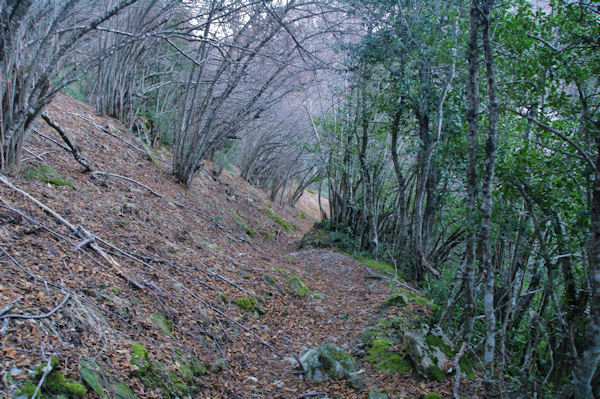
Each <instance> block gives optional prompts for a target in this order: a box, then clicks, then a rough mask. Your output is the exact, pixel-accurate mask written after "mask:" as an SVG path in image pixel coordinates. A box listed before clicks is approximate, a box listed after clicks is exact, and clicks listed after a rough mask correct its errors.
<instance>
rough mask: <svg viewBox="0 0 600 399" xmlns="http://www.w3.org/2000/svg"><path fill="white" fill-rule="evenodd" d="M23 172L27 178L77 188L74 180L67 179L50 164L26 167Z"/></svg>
mask: <svg viewBox="0 0 600 399" xmlns="http://www.w3.org/2000/svg"><path fill="white" fill-rule="evenodd" d="M22 173H23V176H25V178H26V179H27V180H39V181H42V182H45V183H50V184H54V185H55V186H69V187H71V188H72V189H75V185H74V184H73V182H71V181H69V180H67V179H65V178H64V176H63V175H61V174H60V173H58V171H57V170H56V169H54V168H51V167H49V166H38V167H30V168H25V169H24V170H23V172H22Z"/></svg>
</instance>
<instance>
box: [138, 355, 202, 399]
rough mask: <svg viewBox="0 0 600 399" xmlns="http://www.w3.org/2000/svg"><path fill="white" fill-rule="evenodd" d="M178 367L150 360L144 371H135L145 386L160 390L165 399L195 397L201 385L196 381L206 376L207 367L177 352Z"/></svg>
mask: <svg viewBox="0 0 600 399" xmlns="http://www.w3.org/2000/svg"><path fill="white" fill-rule="evenodd" d="M176 353H178V358H177V360H176V366H175V367H173V366H169V365H166V364H163V363H161V362H159V361H157V360H154V359H149V360H148V366H147V367H145V368H144V369H143V370H136V371H134V376H135V377H137V378H139V379H140V381H141V382H142V383H143V384H144V386H146V387H148V388H150V389H156V388H158V389H160V391H161V392H162V397H164V398H182V397H195V396H194V395H196V394H198V393H199V389H200V388H199V384H197V383H195V382H194V381H195V379H196V378H199V377H201V376H203V375H204V374H206V367H205V366H203V365H202V363H201V362H200V360H198V359H196V358H194V357H186V356H183V355H182V354H181V352H180V351H179V352H178V351H177V350H176Z"/></svg>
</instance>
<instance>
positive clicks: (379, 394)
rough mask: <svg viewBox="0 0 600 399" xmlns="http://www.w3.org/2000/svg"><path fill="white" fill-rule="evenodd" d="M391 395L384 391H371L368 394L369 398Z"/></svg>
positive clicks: (384, 398) (380, 398)
mask: <svg viewBox="0 0 600 399" xmlns="http://www.w3.org/2000/svg"><path fill="white" fill-rule="evenodd" d="M388 398H389V396H387V394H385V393H382V392H369V396H367V399H388Z"/></svg>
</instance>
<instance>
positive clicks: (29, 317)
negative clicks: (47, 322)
mask: <svg viewBox="0 0 600 399" xmlns="http://www.w3.org/2000/svg"><path fill="white" fill-rule="evenodd" d="M70 297H71V293H70V292H67V295H66V296H65V299H63V300H62V302H61V303H59V304H58V305H57V306H56V307H55V308H54V309H52V310H51V311H49V312H48V313H44V314H39V315H25V314H16V313H10V314H3V315H0V319H6V318H10V319H44V318H46V317H50V316H52V315H53V314H54V313H56V312H58V309H60V308H62V307H63V305H64V304H65V303H67V301H68V300H69V298H70Z"/></svg>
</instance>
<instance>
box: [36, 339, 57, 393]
mask: <svg viewBox="0 0 600 399" xmlns="http://www.w3.org/2000/svg"><path fill="white" fill-rule="evenodd" d="M41 349H42V357H43V358H44V360H46V354H45V353H44V344H42V346H41ZM47 361H48V364H46V365H45V366H44V368H43V369H42V371H43V372H44V374H42V378H40V382H38V384H37V387H36V388H35V392H34V393H33V396H32V398H37V394H38V392H39V391H40V389H42V385H44V380H45V379H46V376H47V375H48V374H50V372H51V371H52V358H50V359H47Z"/></svg>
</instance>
